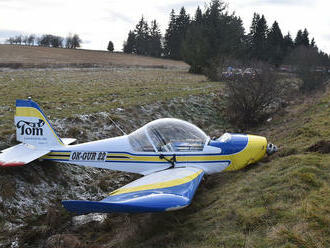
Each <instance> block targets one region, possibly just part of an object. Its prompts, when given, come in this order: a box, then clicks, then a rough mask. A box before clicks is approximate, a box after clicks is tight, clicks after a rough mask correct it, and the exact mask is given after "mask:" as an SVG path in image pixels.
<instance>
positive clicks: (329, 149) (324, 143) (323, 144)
mask: <svg viewBox="0 0 330 248" xmlns="http://www.w3.org/2000/svg"><path fill="white" fill-rule="evenodd" d="M307 151H308V152H319V153H323V154H326V153H330V140H320V141H318V142H317V143H315V144H314V145H312V146H310V147H308V148H307Z"/></svg>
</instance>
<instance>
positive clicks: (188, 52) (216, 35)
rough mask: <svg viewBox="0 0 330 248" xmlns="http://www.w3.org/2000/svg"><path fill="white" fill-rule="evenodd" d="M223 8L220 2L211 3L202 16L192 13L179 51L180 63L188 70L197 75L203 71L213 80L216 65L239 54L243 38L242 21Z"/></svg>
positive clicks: (197, 11) (215, 0)
mask: <svg viewBox="0 0 330 248" xmlns="http://www.w3.org/2000/svg"><path fill="white" fill-rule="evenodd" d="M225 9H226V6H225V4H224V3H223V2H222V1H219V0H213V1H212V2H211V3H210V5H209V6H208V8H207V9H206V10H205V12H204V13H200V10H199V9H197V10H196V15H195V20H194V21H192V22H191V24H189V26H188V29H187V31H186V36H185V39H184V42H183V49H182V51H183V58H184V61H185V62H187V63H188V64H189V65H190V66H191V67H190V71H192V72H196V73H200V72H201V71H203V69H206V70H204V72H206V73H207V74H208V76H209V77H210V78H215V77H214V76H216V75H217V70H218V69H219V63H218V62H219V61H220V60H223V59H224V58H226V57H229V56H232V57H235V56H237V55H238V54H239V52H240V50H241V46H242V40H243V35H244V29H243V25H242V20H241V19H240V18H239V17H237V16H235V15H234V14H231V15H229V14H228V13H227V12H225ZM196 16H199V18H196ZM196 20H201V21H198V22H197V21H196Z"/></svg>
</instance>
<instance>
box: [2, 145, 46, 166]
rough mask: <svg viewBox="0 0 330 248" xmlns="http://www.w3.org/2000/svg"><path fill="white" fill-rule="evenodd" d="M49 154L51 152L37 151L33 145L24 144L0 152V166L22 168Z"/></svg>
mask: <svg viewBox="0 0 330 248" xmlns="http://www.w3.org/2000/svg"><path fill="white" fill-rule="evenodd" d="M49 152H50V151H49V150H40V149H36V147H35V146H33V145H28V144H23V143H22V144H19V145H16V146H13V147H10V148H7V149H5V150H2V151H1V152H0V166H2V167H14V166H22V165H24V164H27V163H30V162H32V161H33V160H36V159H38V158H40V157H42V156H44V155H46V154H47V153H49Z"/></svg>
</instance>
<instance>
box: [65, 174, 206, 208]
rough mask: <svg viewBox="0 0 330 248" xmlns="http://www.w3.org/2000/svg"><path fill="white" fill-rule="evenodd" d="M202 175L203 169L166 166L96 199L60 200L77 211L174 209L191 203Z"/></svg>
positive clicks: (66, 206)
mask: <svg viewBox="0 0 330 248" xmlns="http://www.w3.org/2000/svg"><path fill="white" fill-rule="evenodd" d="M203 175H204V172H203V170H200V169H196V168H176V169H169V170H165V171H160V172H156V173H153V174H151V175H148V176H145V177H142V178H140V179H138V180H136V181H134V182H132V183H129V184H127V185H125V186H124V187H121V188H119V189H117V190H115V191H113V192H112V193H111V194H110V196H109V197H107V198H105V199H104V200H102V201H99V202H97V201H62V204H63V206H64V207H65V208H66V209H67V210H69V211H71V212H75V213H78V214H87V213H110V212H119V213H120V212H121V213H138V212H162V211H170V210H177V209H181V208H184V207H186V206H188V205H189V204H190V203H191V200H192V198H193V196H194V194H195V191H196V189H197V188H198V185H199V183H200V181H201V179H202V177H203Z"/></svg>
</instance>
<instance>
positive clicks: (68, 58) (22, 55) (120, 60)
mask: <svg viewBox="0 0 330 248" xmlns="http://www.w3.org/2000/svg"><path fill="white" fill-rule="evenodd" d="M0 54H1V56H0V67H11V68H30V67H32V68H34V67H37V68H38V67H41V68H48V67H67V66H70V67H109V66H116V67H118V66H124V67H127V66H135V67H150V68H180V69H184V70H187V69H188V68H189V67H188V65H187V64H185V63H183V62H181V61H175V60H167V59H156V58H150V57H144V56H135V55H128V54H124V53H110V52H106V51H93V50H82V49H64V48H48V47H31V46H21V45H0Z"/></svg>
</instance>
